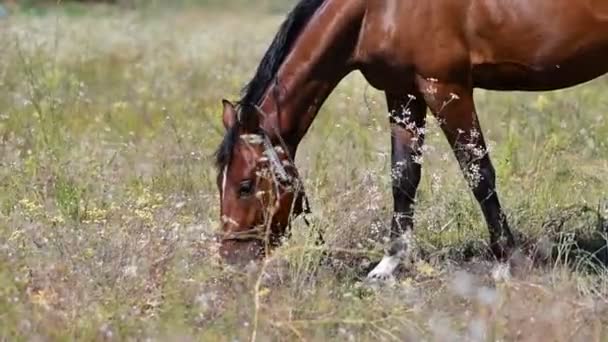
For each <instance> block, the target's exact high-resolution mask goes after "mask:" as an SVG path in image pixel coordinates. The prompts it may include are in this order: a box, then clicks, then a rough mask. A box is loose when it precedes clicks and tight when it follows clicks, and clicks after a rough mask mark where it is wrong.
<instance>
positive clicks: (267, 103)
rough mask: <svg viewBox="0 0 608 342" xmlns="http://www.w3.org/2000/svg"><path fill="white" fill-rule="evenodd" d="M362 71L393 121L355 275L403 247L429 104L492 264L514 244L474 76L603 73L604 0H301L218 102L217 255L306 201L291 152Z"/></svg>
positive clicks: (525, 82) (505, 259) (267, 247)
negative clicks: (382, 204)
mask: <svg viewBox="0 0 608 342" xmlns="http://www.w3.org/2000/svg"><path fill="white" fill-rule="evenodd" d="M355 71H358V72H360V73H361V74H362V75H363V76H364V78H365V79H366V81H367V82H368V83H369V84H370V85H371V86H372V87H373V88H375V89H377V90H379V91H382V92H384V94H385V98H386V103H387V108H388V112H389V114H390V115H389V121H390V131H391V149H392V151H391V167H392V195H393V202H394V211H393V215H392V221H391V232H390V242H389V243H388V245H387V247H386V250H385V254H384V256H383V258H382V259H381V260H380V261H379V263H378V264H377V265H376V266H375V268H373V270H371V272H369V274H368V275H367V278H368V279H370V280H375V281H384V280H386V279H388V278H390V277H392V276H393V273H394V271H395V269H396V268H397V267H398V266H399V265H400V264H401V263H402V261H404V260H405V259H406V258H407V257H408V256H410V255H411V250H412V244H413V228H414V224H413V223H414V216H413V215H414V205H415V201H416V191H417V187H418V184H419V181H420V177H421V165H420V164H419V162H417V161H419V158H420V156H421V153H422V146H423V144H424V138H425V122H426V115H427V111H429V110H430V112H431V113H432V115H433V116H434V117H435V118H436V119H437V120H438V122H439V123H440V127H441V130H442V132H443V133H444V135H445V137H446V138H447V141H448V142H449V144H450V146H451V148H452V150H453V152H454V155H455V157H456V160H457V161H458V163H459V165H460V167H461V169H462V171H463V173H464V175H465V177H466V179H467V181H468V185H469V186H470V189H471V191H472V192H473V194H474V196H475V198H476V200H477V201H478V203H479V206H480V208H481V211H482V213H483V216H484V219H485V222H486V224H487V226H488V230H489V238H490V244H489V248H490V250H491V252H492V253H493V255H494V256H495V258H496V262H497V263H496V265H497V266H500V267H502V269H503V270H506V271H507V272H508V271H509V265H510V263H509V262H510V260H512V256H513V255H514V251H515V250H516V247H517V246H516V243H515V240H514V238H513V234H512V232H511V229H510V228H509V224H508V222H507V218H506V216H505V213H504V210H503V208H502V207H501V203H500V200H499V195H498V193H497V190H496V176H495V171H494V167H493V165H492V161H491V159H490V154H489V153H488V151H487V148H486V142H485V140H484V135H483V133H482V129H481V126H480V122H479V120H478V116H477V112H476V109H475V101H474V96H473V94H474V92H473V90H474V89H475V88H480V89H488V90H497V91H551V90H557V89H563V88H567V87H572V86H575V85H578V84H581V83H583V82H587V81H590V80H592V79H595V78H597V77H599V76H601V75H603V74H605V73H606V72H608V2H607V1H604V0H534V1H530V0H513V1H502V0H461V1H452V0H433V1H418V0H374V1H369V0H349V1H344V0H300V1H299V2H298V3H297V4H296V5H295V7H294V8H293V9H292V10H291V12H289V14H288V15H287V17H286V19H285V20H284V22H283V23H282V25H281V26H280V28H279V30H278V32H277V34H276V36H275V37H274V39H273V41H272V43H271V44H270V47H269V48H268V50H267V51H266V53H265V54H264V56H263V58H262V59H261V62H260V64H259V66H258V67H257V70H256V71H255V74H254V76H253V78H252V79H251V81H250V82H249V83H247V84H246V86H245V87H244V88H243V91H242V94H241V95H242V96H241V98H240V100H238V101H237V102H236V103H232V102H230V101H228V100H225V99H224V100H222V103H223V113H222V121H223V124H224V126H225V129H226V133H225V136H224V138H223V140H222V142H221V144H220V146H219V148H218V149H217V151H216V166H217V169H218V178H217V186H218V189H219V196H220V215H221V216H220V217H221V225H222V227H221V233H220V248H219V253H220V254H221V256H222V259H223V260H226V261H227V262H228V263H240V262H246V261H247V260H257V259H260V258H264V257H265V256H266V255H267V254H268V253H269V252H270V251H271V250H272V248H274V247H275V246H277V245H278V244H280V240H281V237H283V236H284V235H285V234H286V233H287V232H288V231H289V229H288V228H289V225H290V223H291V222H292V220H293V219H295V218H296V217H298V216H300V215H302V214H305V213H307V212H309V208H308V206H307V203H308V201H307V198H306V193H305V191H304V189H303V186H302V181H301V179H300V177H299V175H298V170H297V168H296V166H295V164H294V159H295V156H296V152H297V149H298V144H299V143H300V141H301V140H302V139H303V138H304V136H305V135H306V133H307V130H308V129H309V127H310V125H311V123H312V122H313V120H314V119H315V116H316V115H317V113H318V111H319V109H320V107H321V106H322V105H323V103H324V101H325V100H326V98H327V97H328V96H329V95H330V94H331V92H332V91H333V90H334V88H335V87H336V86H337V85H338V83H339V82H340V81H341V80H342V79H343V78H344V77H345V76H347V75H348V74H350V73H351V72H355Z"/></svg>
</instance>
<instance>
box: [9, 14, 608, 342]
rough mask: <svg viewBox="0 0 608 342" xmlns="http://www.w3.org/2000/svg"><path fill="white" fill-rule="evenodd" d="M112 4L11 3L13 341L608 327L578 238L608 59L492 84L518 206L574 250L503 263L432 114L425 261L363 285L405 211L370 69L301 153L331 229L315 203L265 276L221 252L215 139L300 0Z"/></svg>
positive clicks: (562, 331) (607, 172)
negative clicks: (546, 81) (494, 277)
mask: <svg viewBox="0 0 608 342" xmlns="http://www.w3.org/2000/svg"><path fill="white" fill-rule="evenodd" d="M104 11H105V12H104V15H99V16H94V15H90V16H89V15H79V16H73V15H69V14H61V13H58V12H57V13H55V12H53V14H51V15H46V16H40V17H32V16H25V15H16V16H13V17H11V18H10V19H9V21H5V22H1V21H0V30H3V34H2V35H0V56H1V57H0V89H2V90H1V91H0V340H11V341H12V340H35V339H38V338H41V339H44V340H46V339H50V340H104V339H116V340H128V339H144V338H148V337H149V338H152V339H154V340H180V339H188V338H192V339H195V340H206V341H216V340H220V341H233V340H239V341H243V340H249V339H251V337H252V335H255V336H257V339H258V340H260V341H267V340H309V341H321V340H323V341H325V340H336V341H344V340H355V341H368V340H387V341H391V340H420V339H422V338H424V339H427V340H437V341H445V340H446V339H457V340H498V339H500V340H515V339H519V340H529V341H534V340H540V339H541V338H543V340H550V339H553V340H562V341H571V340H581V341H582V340H585V341H588V340H596V341H600V340H602V341H603V340H606V339H608V332H606V329H605V326H606V323H607V322H606V308H607V306H606V304H607V302H606V300H605V298H606V296H607V295H608V289H607V288H606V284H607V283H606V280H607V279H608V278H607V276H606V271H605V270H604V268H603V267H602V266H598V264H597V263H593V262H592V261H593V260H592V258H590V257H589V254H587V253H585V252H584V251H581V250H577V249H576V248H575V247H576V243H578V245H581V246H592V247H593V249H594V250H597V249H598V248H601V247H605V246H606V244H605V240H603V237H604V235H602V234H601V232H598V226H601V225H602V224H605V222H602V221H601V219H602V217H605V216H608V213H607V212H606V209H607V208H606V203H607V202H606V199H607V198H608V196H607V194H608V146H607V145H608V115H607V114H608V113H607V111H608V97H607V96H606V94H608V83H607V81H606V79H599V80H596V81H595V82H593V83H589V84H586V85H583V86H580V87H577V88H574V89H568V90H563V91H559V92H553V93H542V94H540V93H537V94H533V93H506V92H505V93H497V92H486V91H477V92H476V97H477V105H478V110H479V113H480V117H481V123H482V127H483V129H484V133H485V134H486V136H487V138H488V140H490V141H491V144H490V145H491V155H492V158H493V160H494V163H495V165H496V168H497V172H498V184H499V191H500V194H501V198H502V202H503V205H504V207H505V208H506V211H507V213H508V216H509V219H510V222H511V223H512V225H513V227H514V228H515V229H516V230H517V231H518V233H519V234H521V235H522V236H523V237H524V240H525V241H526V242H528V243H529V244H531V247H530V249H532V248H533V247H537V248H541V247H542V245H543V243H548V244H549V246H550V247H551V248H552V250H554V251H555V253H556V257H557V258H553V259H550V260H549V261H547V262H545V263H543V264H542V265H539V266H535V267H533V268H530V269H526V270H525V272H522V273H521V274H519V275H516V276H515V278H514V279H513V281H511V282H509V283H505V284H499V285H494V284H493V283H492V282H491V281H490V280H489V279H488V275H487V273H488V272H487V271H488V268H489V265H488V264H489V263H488V261H487V260H488V259H487V257H486V256H485V245H486V244H487V229H486V226H485V223H484V222H483V219H482V217H481V215H480V211H479V209H478V206H477V203H476V202H475V200H474V198H473V196H472V195H471V194H470V191H469V190H468V189H467V188H466V183H465V181H464V179H463V177H462V175H461V174H460V171H459V170H458V167H457V164H456V162H455V160H454V158H453V156H452V154H451V151H450V150H449V148H448V145H447V143H446V142H445V141H444V138H443V137H442V136H441V133H440V130H439V129H438V127H437V124H436V122H435V121H434V120H433V119H430V120H429V121H430V124H429V129H428V136H429V137H428V144H427V147H426V151H425V156H424V163H423V166H424V175H423V180H422V185H421V188H420V194H419V204H418V207H417V214H416V221H417V226H416V237H417V240H418V244H419V246H420V247H421V249H422V255H423V259H422V260H421V261H420V262H419V263H417V264H416V265H413V266H412V267H411V268H410V270H409V272H405V273H404V274H403V275H402V276H401V277H400V278H399V281H398V282H397V283H396V284H394V285H393V286H389V287H387V288H383V289H380V290H377V291H376V290H373V289H370V288H368V287H366V286H365V285H364V284H362V283H361V282H360V277H361V276H363V275H364V271H365V268H366V263H368V262H369V261H374V260H376V259H377V258H378V257H379V256H380V255H381V254H382V247H383V246H384V245H383V237H384V236H385V234H386V232H387V227H388V224H389V223H390V216H391V208H392V196H391V194H390V172H389V163H388V160H389V156H390V155H389V141H390V140H389V130H388V123H387V120H386V115H385V112H386V109H385V105H384V100H383V96H382V94H381V93H379V92H377V91H375V90H373V89H372V88H370V87H369V86H368V85H367V84H366V83H365V82H364V81H363V79H362V77H361V76H360V75H359V74H353V75H351V76H349V77H348V78H347V79H345V80H344V82H342V83H341V85H340V86H339V88H338V89H337V90H336V91H335V92H334V93H333V94H332V96H331V97H330V99H329V100H328V102H327V104H326V105H325V106H324V107H323V109H322V111H321V113H320V114H319V116H318V118H317V119H316V121H315V122H314V124H313V126H312V128H311V130H310V132H309V134H308V135H307V136H306V138H305V140H304V141H303V144H302V146H301V148H300V152H299V155H298V160H297V164H298V166H299V168H300V170H301V173H302V174H303V177H304V179H305V181H306V188H307V190H308V191H309V195H310V198H311V200H312V206H313V212H314V213H313V215H312V217H311V220H312V223H313V227H312V228H311V229H309V228H307V227H306V226H305V225H304V224H303V223H302V222H300V221H298V222H297V224H296V225H295V227H294V236H293V237H292V238H291V239H290V240H289V241H287V243H286V245H285V246H283V247H281V248H280V249H279V250H278V251H277V253H276V254H275V256H274V257H273V258H272V259H271V260H270V261H269V262H268V263H266V264H264V265H263V267H264V272H262V274H263V275H264V276H263V277H260V272H259V269H258V270H250V271H247V272H237V271H235V270H230V269H226V268H224V267H222V265H221V264H220V262H219V260H218V256H217V246H216V244H215V243H214V241H213V235H214V234H215V232H216V231H217V229H218V227H219V212H218V201H219V200H218V196H217V189H216V186H215V170H214V168H213V165H212V160H213V156H212V154H213V151H214V149H215V147H216V146H217V144H218V143H219V141H220V139H221V137H222V134H223V127H222V125H221V119H220V112H221V102H220V100H221V99H222V98H223V97H227V98H230V99H235V98H237V97H238V91H239V89H240V87H241V86H242V85H243V84H244V83H245V82H246V81H247V79H248V77H250V75H251V74H252V72H253V70H254V68H255V66H256V63H257V62H258V61H259V58H260V56H261V54H262V53H263V51H264V49H265V48H266V47H267V45H268V44H269V42H270V40H271V37H272V34H273V33H274V31H275V30H276V28H277V27H278V24H279V22H280V16H273V15H244V14H242V12H241V14H235V13H232V14H231V13H228V12H225V13H221V12H220V13H218V12H215V11H214V12H209V11H206V10H196V11H170V12H167V13H164V14H158V15H155V16H142V15H139V14H138V13H137V12H118V11H114V10H111V9H110V10H104ZM583 206H588V207H590V208H592V209H598V208H599V209H598V210H594V211H587V212H581V211H580V210H579V209H580V208H581V207H583ZM315 229H321V230H324V231H325V238H326V240H327V248H329V249H330V250H331V251H333V253H332V256H331V258H330V259H329V260H325V259H323V258H322V255H321V254H322V253H321V251H320V250H319V249H318V248H316V247H314V237H315V236H316V235H315V234H314V230H315ZM574 233H576V234H574ZM572 234H574V235H572ZM541 242H542V243H541ZM585 243H587V244H585ZM539 246H540V247H539ZM573 252H576V253H573ZM600 256H601V255H600V254H598V257H600ZM573 258H574V259H573ZM256 303H257V304H256ZM480 336H481V337H480Z"/></svg>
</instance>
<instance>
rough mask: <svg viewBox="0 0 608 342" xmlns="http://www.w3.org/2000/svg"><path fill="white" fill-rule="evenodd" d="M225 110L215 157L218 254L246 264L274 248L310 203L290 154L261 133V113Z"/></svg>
mask: <svg viewBox="0 0 608 342" xmlns="http://www.w3.org/2000/svg"><path fill="white" fill-rule="evenodd" d="M223 104H224V113H223V121H224V126H225V128H226V135H225V137H224V141H223V142H222V144H221V145H220V147H219V149H218V152H217V166H218V170H219V173H218V178H217V185H218V188H219V192H220V214H221V222H222V232H221V235H220V242H221V245H220V254H221V255H222V257H223V258H224V259H225V260H226V261H227V262H229V263H233V264H234V263H238V264H242V263H246V262H248V261H251V260H254V259H259V258H262V257H263V256H265V255H266V253H267V252H268V251H269V250H268V248H270V247H275V246H276V245H277V244H278V243H279V242H280V238H281V237H282V236H283V235H284V234H285V232H286V231H287V227H288V225H289V222H290V218H291V217H294V216H297V215H299V214H301V213H302V212H303V211H305V210H307V208H306V207H305V205H306V204H307V203H306V198H305V195H304V192H303V190H302V187H301V183H300V179H299V177H298V173H297V169H296V167H295V165H294V164H293V161H292V159H291V156H290V155H289V152H288V151H287V150H286V149H285V148H284V147H282V146H281V144H276V145H275V144H273V142H272V141H271V139H270V137H269V136H268V135H267V134H266V132H264V131H263V130H262V129H261V128H260V118H261V116H262V113H261V112H260V110H259V109H258V108H251V110H248V112H247V113H243V108H240V110H239V111H240V112H237V109H236V108H235V106H234V105H232V104H231V103H230V102H228V101H226V100H224V101H223ZM245 114H246V115H245Z"/></svg>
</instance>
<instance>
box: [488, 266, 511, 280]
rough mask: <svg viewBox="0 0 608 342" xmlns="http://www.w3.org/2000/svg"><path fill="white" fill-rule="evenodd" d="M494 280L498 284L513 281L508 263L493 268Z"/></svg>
mask: <svg viewBox="0 0 608 342" xmlns="http://www.w3.org/2000/svg"><path fill="white" fill-rule="evenodd" d="M492 279H494V281H496V282H505V281H509V280H510V279H511V266H509V264H507V263H498V264H496V265H495V266H494V267H493V268H492Z"/></svg>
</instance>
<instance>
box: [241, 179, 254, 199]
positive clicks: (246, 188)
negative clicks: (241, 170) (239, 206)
mask: <svg viewBox="0 0 608 342" xmlns="http://www.w3.org/2000/svg"><path fill="white" fill-rule="evenodd" d="M252 194H253V182H252V181H251V180H250V179H248V180H244V181H242V182H241V183H240V184H239V197H241V198H244V197H249V196H251V195H252Z"/></svg>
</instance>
